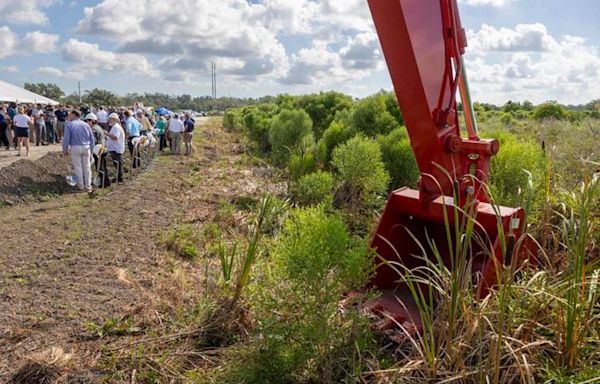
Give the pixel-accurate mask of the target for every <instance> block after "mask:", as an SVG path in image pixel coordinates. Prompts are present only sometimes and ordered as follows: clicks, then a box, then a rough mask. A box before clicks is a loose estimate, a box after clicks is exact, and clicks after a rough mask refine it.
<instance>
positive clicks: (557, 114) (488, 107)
mask: <svg viewBox="0 0 600 384" xmlns="http://www.w3.org/2000/svg"><path fill="white" fill-rule="evenodd" d="M25 89H27V90H29V91H32V92H35V93H37V94H39V95H42V96H46V97H49V98H51V99H54V100H58V101H60V102H61V103H62V104H79V103H80V99H79V95H78V94H77V93H75V92H74V93H71V94H69V95H66V94H65V92H64V91H63V90H62V89H61V88H60V87H59V86H58V85H56V84H53V83H25ZM380 93H385V91H380ZM282 98H283V99H285V98H288V99H289V100H292V99H293V97H292V96H289V95H279V96H264V97H259V98H251V97H250V98H240V97H219V98H217V99H212V97H210V96H198V97H193V96H191V95H188V94H182V95H169V94H166V93H162V92H154V93H143V94H141V93H136V92H134V93H127V94H125V95H117V94H115V93H113V92H111V91H108V90H105V89H100V88H94V89H90V90H85V91H84V92H83V93H82V95H81V102H82V103H86V104H94V105H113V106H119V105H131V104H133V103H134V102H136V101H138V102H142V103H144V104H145V105H153V106H161V107H166V108H169V109H173V110H181V109H191V110H195V111H213V110H216V111H225V110H227V109H230V108H239V107H245V106H250V105H257V104H265V103H277V102H281V100H282ZM461 109H462V106H461V105H459V110H461ZM475 110H476V111H478V112H490V111H494V112H504V113H508V114H512V115H516V116H518V115H519V114H529V115H531V116H532V117H536V118H546V117H552V118H556V119H569V118H571V115H585V116H586V117H594V118H600V99H597V100H592V101H590V102H589V103H586V104H579V105H562V104H559V103H557V102H555V101H548V102H546V103H543V104H541V105H538V106H536V105H534V104H533V103H532V102H530V101H527V100H526V101H523V102H515V101H511V100H509V101H508V102H506V103H505V104H503V105H495V104H490V103H475ZM397 113H399V111H398V112H397Z"/></svg>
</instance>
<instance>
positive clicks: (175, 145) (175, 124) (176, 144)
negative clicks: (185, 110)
mask: <svg viewBox="0 0 600 384" xmlns="http://www.w3.org/2000/svg"><path fill="white" fill-rule="evenodd" d="M184 130H185V127H184V125H183V121H181V120H179V115H175V117H174V118H173V119H171V120H169V135H170V136H171V151H172V152H173V153H176V154H178V155H179V154H180V148H181V135H182V134H183V131H184Z"/></svg>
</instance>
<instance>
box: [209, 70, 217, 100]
mask: <svg viewBox="0 0 600 384" xmlns="http://www.w3.org/2000/svg"><path fill="white" fill-rule="evenodd" d="M210 70H211V82H212V95H211V97H212V99H213V110H216V103H217V64H215V62H214V61H212V62H211V63H210Z"/></svg>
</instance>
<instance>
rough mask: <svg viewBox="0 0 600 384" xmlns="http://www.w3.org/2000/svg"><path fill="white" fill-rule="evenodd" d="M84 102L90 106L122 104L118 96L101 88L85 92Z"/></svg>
mask: <svg viewBox="0 0 600 384" xmlns="http://www.w3.org/2000/svg"><path fill="white" fill-rule="evenodd" d="M83 100H84V101H85V102H86V103H88V104H94V105H119V104H120V103H121V100H120V98H119V97H118V96H117V95H115V94H114V93H112V92H110V91H107V90H104V89H99V88H94V89H92V90H87V91H85V95H84V97H83Z"/></svg>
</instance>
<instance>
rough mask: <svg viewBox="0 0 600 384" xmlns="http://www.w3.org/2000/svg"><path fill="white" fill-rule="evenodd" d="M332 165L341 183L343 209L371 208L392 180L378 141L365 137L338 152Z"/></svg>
mask: <svg viewBox="0 0 600 384" xmlns="http://www.w3.org/2000/svg"><path fill="white" fill-rule="evenodd" d="M331 163H332V165H333V168H334V169H335V170H336V174H337V176H338V179H339V181H340V188H339V193H338V195H339V197H340V202H341V204H342V205H344V206H346V207H349V208H351V209H354V208H359V209H360V208H361V207H363V206H364V207H368V206H371V205H373V204H374V203H376V202H377V200H378V198H380V197H382V195H383V194H385V191H386V190H387V186H388V182H389V179H390V177H389V175H388V174H387V172H386V170H385V165H384V164H383V160H382V155H381V149H380V148H379V144H377V142H376V141H375V140H373V139H367V138H364V137H361V136H357V137H354V138H352V139H350V140H348V141H347V142H346V143H344V144H341V145H340V146H338V147H336V148H335V149H334V151H333V159H332V160H331Z"/></svg>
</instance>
